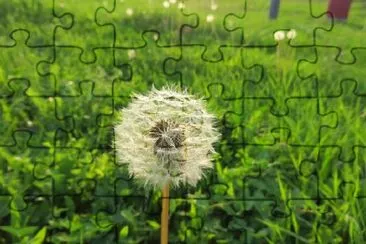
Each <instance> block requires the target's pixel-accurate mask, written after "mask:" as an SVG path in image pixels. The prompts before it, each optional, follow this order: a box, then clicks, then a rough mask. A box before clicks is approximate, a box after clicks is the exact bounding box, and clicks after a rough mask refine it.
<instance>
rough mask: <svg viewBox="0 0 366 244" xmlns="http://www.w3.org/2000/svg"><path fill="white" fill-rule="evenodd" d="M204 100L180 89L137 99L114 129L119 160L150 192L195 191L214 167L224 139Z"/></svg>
mask: <svg viewBox="0 0 366 244" xmlns="http://www.w3.org/2000/svg"><path fill="white" fill-rule="evenodd" d="M215 122H216V120H215V117H214V116H213V115H211V114H209V113H208V112H206V108H205V104H204V101H203V100H202V99H196V98H195V97H193V96H192V95H190V94H188V92H187V91H186V90H185V91H178V88H175V87H163V88H162V89H161V90H157V89H155V88H154V87H153V88H152V90H151V91H150V92H149V93H148V94H147V95H139V94H135V96H134V99H133V101H132V102H131V103H130V104H129V105H128V106H127V107H125V108H124V109H122V111H121V113H120V121H119V122H118V124H116V126H115V135H116V140H115V147H116V151H117V155H118V158H119V161H120V162H121V163H125V164H127V165H128V170H129V173H130V175H133V176H134V177H135V179H137V180H139V181H141V182H143V183H144V186H145V187H153V188H162V187H163V186H164V185H165V184H167V183H168V182H169V184H170V185H171V186H172V187H179V186H181V185H187V184H188V185H191V186H195V185H196V184H197V183H198V181H199V180H200V179H201V178H202V177H204V176H205V175H204V173H205V170H206V169H209V168H212V167H213V164H212V162H211V158H212V155H213V154H214V153H215V150H214V148H213V143H215V142H216V141H217V140H218V139H219V138H220V133H219V132H218V131H217V129H216V128H215V126H214V124H215Z"/></svg>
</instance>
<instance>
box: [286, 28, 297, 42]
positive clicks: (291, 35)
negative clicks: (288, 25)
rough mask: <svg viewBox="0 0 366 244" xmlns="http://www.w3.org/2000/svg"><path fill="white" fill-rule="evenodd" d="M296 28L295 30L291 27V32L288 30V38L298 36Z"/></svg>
mask: <svg viewBox="0 0 366 244" xmlns="http://www.w3.org/2000/svg"><path fill="white" fill-rule="evenodd" d="M296 34H297V33H296V30H294V29H291V30H290V31H289V32H287V38H288V39H290V40H291V39H295V37H296Z"/></svg>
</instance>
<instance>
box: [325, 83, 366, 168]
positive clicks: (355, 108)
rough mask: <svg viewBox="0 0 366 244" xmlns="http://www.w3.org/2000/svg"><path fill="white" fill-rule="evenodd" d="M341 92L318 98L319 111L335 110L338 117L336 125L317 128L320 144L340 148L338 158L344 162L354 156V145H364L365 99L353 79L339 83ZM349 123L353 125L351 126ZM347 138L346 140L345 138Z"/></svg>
mask: <svg viewBox="0 0 366 244" xmlns="http://www.w3.org/2000/svg"><path fill="white" fill-rule="evenodd" d="M340 88H341V89H340V90H341V92H340V93H338V94H337V96H329V97H322V98H320V112H321V113H322V114H325V113H328V112H330V111H335V112H336V113H337V117H338V123H337V126H336V127H322V128H320V130H319V133H320V138H321V141H320V142H321V145H324V146H337V147H340V148H341V154H340V159H341V160H342V161H344V162H347V161H352V160H353V159H354V158H355V156H354V152H353V150H352V148H353V147H354V146H361V147H364V146H365V144H364V143H363V136H362V131H363V129H362V128H363V126H364V125H365V124H364V122H363V116H364V115H363V114H364V106H365V102H366V99H365V97H364V95H359V94H358V93H357V92H356V88H357V83H356V82H355V81H343V82H341V83H340ZM350 125H353V126H352V127H351V128H350V127H349V126H350ZM346 138H347V141H345V139H346Z"/></svg>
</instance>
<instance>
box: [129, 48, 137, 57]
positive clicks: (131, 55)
mask: <svg viewBox="0 0 366 244" xmlns="http://www.w3.org/2000/svg"><path fill="white" fill-rule="evenodd" d="M127 55H128V58H129V59H134V58H136V51H135V50H134V49H130V50H128V52H127Z"/></svg>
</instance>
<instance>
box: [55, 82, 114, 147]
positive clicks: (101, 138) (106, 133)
mask: <svg viewBox="0 0 366 244" xmlns="http://www.w3.org/2000/svg"><path fill="white" fill-rule="evenodd" d="M94 87H95V83H93V82H90V81H86V82H80V83H79V94H78V95H76V96H58V97H56V98H55V100H56V114H57V117H59V118H60V119H61V120H65V119H70V118H72V120H73V122H74V123H73V127H72V128H70V130H69V131H61V130H59V131H58V132H59V133H58V134H57V135H56V140H60V146H62V147H64V146H67V147H76V148H77V143H78V140H85V142H87V147H85V146H84V148H88V149H103V148H109V147H110V137H111V132H110V126H111V122H110V118H111V116H112V115H113V99H112V97H108V96H96V95H94ZM80 104H84V106H85V105H87V106H88V108H87V110H85V108H81V107H80ZM94 109H95V110H96V111H100V113H99V114H90V112H89V111H92V110H94ZM85 125H89V126H88V127H87V128H86V127H85ZM83 128H85V129H83ZM79 143H80V141H79Z"/></svg>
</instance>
